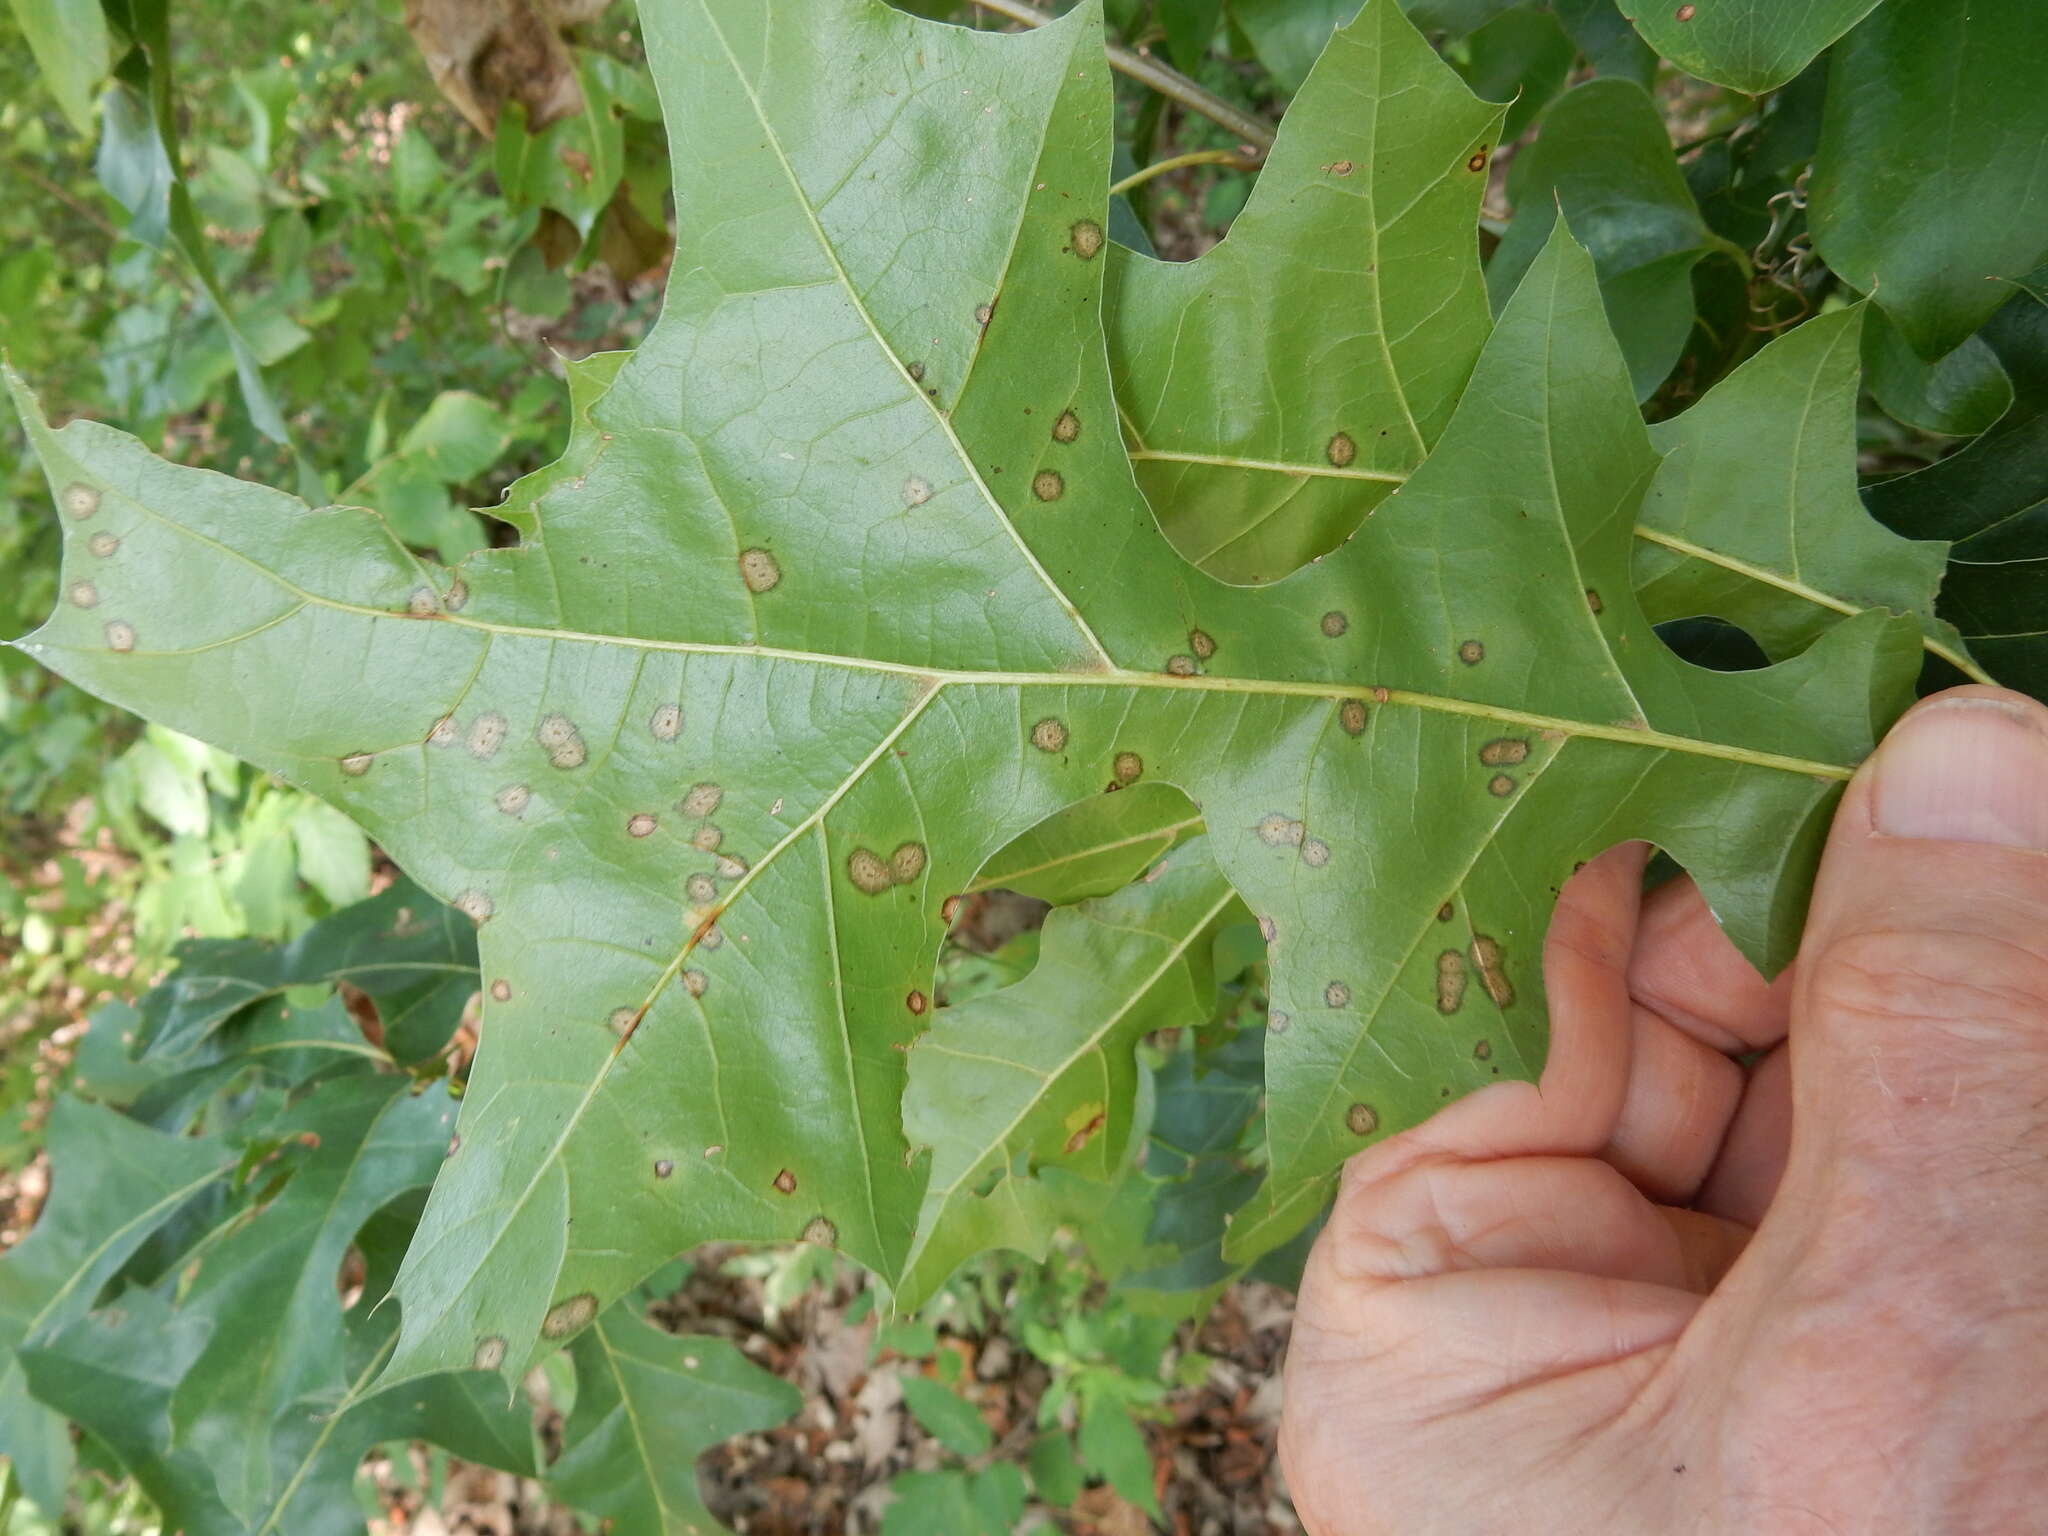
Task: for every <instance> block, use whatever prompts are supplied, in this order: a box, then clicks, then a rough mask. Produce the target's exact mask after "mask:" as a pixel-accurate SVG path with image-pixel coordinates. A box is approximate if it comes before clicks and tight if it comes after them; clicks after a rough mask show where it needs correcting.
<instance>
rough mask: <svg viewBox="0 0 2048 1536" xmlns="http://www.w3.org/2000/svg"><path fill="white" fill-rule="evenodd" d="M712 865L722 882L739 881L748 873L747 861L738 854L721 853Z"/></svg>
mask: <svg viewBox="0 0 2048 1536" xmlns="http://www.w3.org/2000/svg"><path fill="white" fill-rule="evenodd" d="M712 863H713V865H714V866H715V867H716V868H717V870H718V875H719V878H720V879H721V880H737V879H739V877H740V876H741V875H744V874H745V873H746V872H747V861H746V860H745V859H743V858H741V857H740V856H739V855H738V854H736V853H721V854H720V855H719V856H718V857H717V858H716V859H714V860H712Z"/></svg>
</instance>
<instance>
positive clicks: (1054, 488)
mask: <svg viewBox="0 0 2048 1536" xmlns="http://www.w3.org/2000/svg"><path fill="white" fill-rule="evenodd" d="M1031 494H1032V495H1034V496H1036V497H1037V498H1038V499H1039V500H1040V501H1058V500H1059V499H1060V498H1061V497H1062V496H1064V495H1066V494H1067V482H1066V477H1065V476H1063V475H1062V474H1061V473H1060V472H1059V471H1058V470H1056V469H1041V470H1040V471H1039V472H1038V473H1037V474H1035V475H1033V476H1032V477H1031Z"/></svg>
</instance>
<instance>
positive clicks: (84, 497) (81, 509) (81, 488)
mask: <svg viewBox="0 0 2048 1536" xmlns="http://www.w3.org/2000/svg"><path fill="white" fill-rule="evenodd" d="M59 500H61V501H62V502H63V503H64V515H65V516H66V517H69V518H73V519H75V520H76V521H78V522H81V523H82V522H84V521H85V520H86V519H87V518H88V517H91V516H92V515H93V513H95V512H97V511H99V509H100V493H99V487H98V486H93V485H87V484H86V483H85V482H84V481H82V480H74V481H73V482H72V483H71V484H69V485H67V486H65V487H64V492H63V495H62V496H61V497H59Z"/></svg>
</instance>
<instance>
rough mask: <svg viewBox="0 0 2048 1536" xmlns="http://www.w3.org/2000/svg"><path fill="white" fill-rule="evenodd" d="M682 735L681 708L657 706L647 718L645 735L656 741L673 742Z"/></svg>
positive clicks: (679, 706) (676, 706) (677, 705)
mask: <svg viewBox="0 0 2048 1536" xmlns="http://www.w3.org/2000/svg"><path fill="white" fill-rule="evenodd" d="M682 733H683V706H682V705H680V704H674V703H671V704H659V705H656V706H655V710H654V713H653V714H651V715H649V716H648V717H647V734H648V735H650V736H652V737H653V738H654V739H655V740H656V741H674V740H675V739H676V738H677V737H678V736H680V735H682Z"/></svg>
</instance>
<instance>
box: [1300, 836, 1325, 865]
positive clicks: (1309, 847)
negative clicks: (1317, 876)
mask: <svg viewBox="0 0 2048 1536" xmlns="http://www.w3.org/2000/svg"><path fill="white" fill-rule="evenodd" d="M1301 862H1302V863H1304V864H1306V865H1307V866H1308V867H1309V868H1310V869H1321V868H1322V867H1323V866H1324V865H1325V864H1327V863H1329V862H1330V845H1329V844H1328V843H1326V842H1324V841H1323V840H1322V839H1321V838H1319V837H1308V838H1303V839H1302V843H1301Z"/></svg>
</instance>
